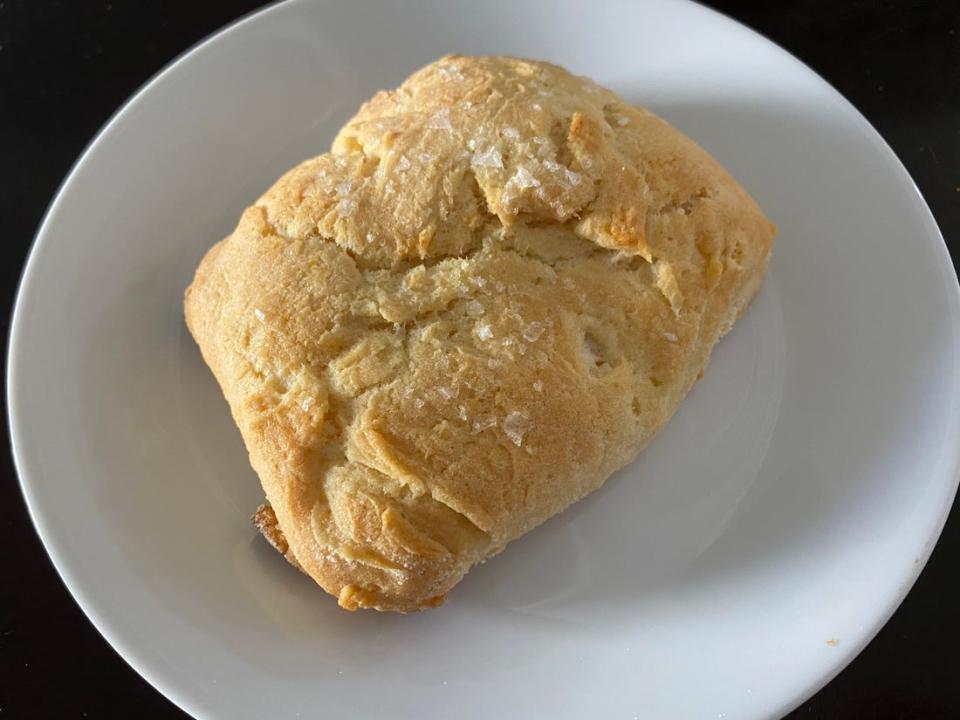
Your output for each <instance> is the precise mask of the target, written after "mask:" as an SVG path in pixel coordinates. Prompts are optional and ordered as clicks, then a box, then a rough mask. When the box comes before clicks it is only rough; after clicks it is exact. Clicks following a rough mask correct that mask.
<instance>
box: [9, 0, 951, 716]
mask: <svg viewBox="0 0 960 720" xmlns="http://www.w3.org/2000/svg"><path fill="white" fill-rule="evenodd" d="M671 2H674V3H676V4H678V5H679V4H683V5H688V6H690V5H692V6H695V7H696V8H697V9H698V10H700V11H705V12H706V13H707V14H710V15H713V16H714V18H715V20H716V21H718V22H721V23H724V24H727V25H732V26H734V27H735V28H737V29H739V30H740V31H747V32H748V33H749V34H751V35H754V36H756V37H758V38H760V39H762V40H763V41H764V42H765V43H766V44H767V45H768V46H770V47H771V48H774V49H775V50H776V51H777V52H779V53H781V54H783V55H784V56H786V58H787V59H788V60H789V61H790V62H792V63H794V64H796V65H798V66H799V67H800V68H802V70H803V71H804V73H805V74H806V75H807V76H808V77H809V78H810V79H813V80H815V81H816V82H818V83H820V84H821V85H823V86H824V87H825V88H826V89H827V90H828V92H829V93H830V94H831V95H832V96H833V97H834V99H836V100H840V101H841V102H842V103H843V104H844V105H845V106H846V107H847V108H848V109H849V110H851V111H852V112H853V115H852V117H853V118H854V121H855V122H857V123H858V124H859V125H860V130H861V131H862V132H863V133H864V135H865V136H867V137H868V139H869V140H870V141H871V142H872V144H873V145H874V146H875V147H876V148H877V150H878V151H879V152H880V153H881V154H885V155H886V159H887V160H893V169H894V172H899V173H901V174H902V177H903V178H905V179H906V180H907V181H908V183H909V186H910V187H911V188H912V190H913V191H914V192H915V193H916V196H917V199H919V208H918V211H919V213H920V214H921V215H922V216H923V218H924V219H925V220H926V221H927V223H928V224H929V226H930V228H931V229H932V231H933V235H934V238H932V239H933V240H934V242H933V245H934V247H935V252H937V253H938V256H939V259H940V261H941V262H940V267H941V269H943V267H944V266H946V267H947V268H950V269H951V270H953V269H954V268H955V266H954V263H953V260H952V258H951V256H950V250H949V248H948V246H947V244H946V241H945V239H944V236H943V232H942V231H941V229H940V226H939V224H938V223H937V220H936V217H935V216H934V214H933V212H932V210H931V209H930V206H929V204H928V203H927V201H926V198H925V197H924V196H923V193H922V192H921V191H920V188H919V187H918V186H917V184H916V181H915V180H914V179H913V176H912V175H910V172H909V171H908V170H907V168H906V166H905V165H904V164H903V161H902V160H901V159H900V157H899V156H898V155H897V154H896V152H894V150H893V148H892V147H891V146H890V144H889V143H888V142H887V141H886V139H885V138H884V137H883V136H882V135H881V134H880V133H879V132H878V131H877V129H876V128H875V127H874V126H873V124H872V123H871V122H870V121H869V120H868V119H867V118H866V117H865V116H864V115H863V114H862V113H861V112H860V110H859V109H858V108H857V106H856V105H854V104H853V103H852V102H851V101H850V100H848V99H847V98H846V97H845V96H844V95H843V94H842V93H841V92H840V91H839V90H837V89H836V88H835V87H834V86H833V84H832V83H830V82H829V81H828V80H826V79H825V78H824V77H822V76H821V75H820V74H819V73H817V72H816V71H815V70H813V68H811V67H810V66H809V65H808V64H807V63H805V62H804V61H803V60H801V59H800V58H798V57H797V56H796V55H794V54H793V53H792V52H790V51H789V50H787V49H785V48H784V47H782V46H781V45H780V44H778V43H777V42H775V41H774V40H772V39H770V38H769V37H768V36H767V35H766V34H764V33H762V32H760V31H758V30H756V29H754V28H752V27H750V26H749V25H746V24H745V23H743V22H740V21H739V20H737V19H735V18H733V17H731V16H730V15H728V14H727V13H725V12H723V11H720V10H717V9H715V8H712V7H708V6H706V5H703V4H701V3H700V2H697V1H696V0H671ZM304 3H305V0H275V1H274V2H272V3H269V4H268V5H265V6H263V7H260V8H257V9H255V10H252V11H250V12H248V13H246V14H244V15H241V16H240V17H238V18H236V19H235V20H233V21H231V22H229V23H227V24H225V25H223V26H221V27H220V28H218V29H216V30H214V31H212V32H210V33H208V34H207V35H205V36H204V37H203V38H201V39H200V40H198V41H196V42H195V43H193V44H192V45H190V46H189V47H188V48H186V49H185V50H183V51H182V52H180V53H179V54H178V55H176V56H175V57H174V58H172V59H171V60H170V61H169V62H167V63H166V64H164V65H163V66H162V67H161V68H160V69H159V70H157V71H156V72H155V73H153V74H152V75H151V76H150V77H149V78H147V79H146V80H145V81H144V82H143V83H142V84H140V85H139V87H137V89H136V90H135V91H134V92H133V93H132V94H131V95H130V96H129V97H128V98H127V99H126V100H124V101H123V102H122V103H121V104H120V105H119V106H118V107H117V109H116V110H114V112H113V113H112V114H111V115H110V116H109V118H108V119H107V120H106V121H105V122H104V124H103V125H102V126H101V127H100V128H99V129H98V130H97V131H96V133H95V134H94V135H93V137H92V138H91V139H90V140H89V141H88V142H87V144H86V145H85V146H84V148H83V150H82V151H81V152H80V153H79V154H78V155H77V158H76V159H75V160H74V161H73V163H72V164H71V166H70V168H69V169H68V170H67V172H66V174H65V175H64V177H63V179H62V180H61V181H60V183H59V185H58V187H57V189H56V191H55V192H54V194H53V196H52V198H51V200H50V202H49V204H48V205H47V208H46V210H45V211H44V213H43V216H42V218H41V220H40V223H39V225H38V226H37V230H36V232H35V233H34V236H33V239H32V240H31V243H30V248H29V250H28V252H27V255H26V259H25V261H24V263H23V266H22V269H21V271H20V276H19V279H18V280H17V283H16V292H15V295H14V303H13V309H12V311H11V315H10V321H9V328H10V330H9V333H8V335H7V347H6V354H5V357H6V361H7V367H6V374H5V378H4V381H5V385H6V400H7V431H8V436H9V440H10V448H11V459H12V462H13V466H14V469H15V470H16V475H17V480H18V484H19V487H20V491H21V494H22V496H23V500H24V504H25V505H26V508H27V513H28V515H29V517H30V521H31V523H32V524H33V528H34V531H35V532H36V534H37V536H38V537H39V539H40V541H41V544H42V545H43V548H44V551H45V552H46V554H47V557H48V558H49V560H50V562H51V564H52V565H53V567H54V569H55V571H56V572H57V575H58V576H59V578H60V580H61V582H62V583H63V585H64V586H65V588H66V589H67V591H68V592H69V594H70V597H71V598H72V599H73V601H74V602H75V603H76V604H77V606H78V607H79V608H80V610H81V611H82V612H83V613H84V615H85V616H86V618H87V619H88V620H89V621H90V623H91V624H92V625H93V626H94V628H95V629H96V630H97V632H98V633H99V634H100V636H101V637H102V638H103V639H104V640H105V641H106V642H107V644H108V645H109V646H110V647H111V648H112V649H113V650H114V651H115V652H116V653H117V654H118V655H119V656H120V658H121V659H122V660H123V661H124V662H125V663H127V665H129V666H130V667H131V668H132V669H133V670H134V671H135V672H136V673H137V674H138V675H139V676H140V677H141V678H143V680H144V681H146V682H147V683H148V684H149V685H150V686H152V687H153V688H154V689H155V690H157V692H159V693H161V694H162V695H163V696H164V697H165V698H166V699H167V700H168V701H170V702H171V703H173V704H174V705H176V706H177V707H178V708H180V709H181V710H183V711H184V712H186V713H187V714H189V715H191V716H193V717H195V718H198V719H199V718H206V717H211V716H210V715H207V714H206V711H205V710H204V709H203V708H202V707H201V705H202V704H203V703H202V702H201V701H200V700H199V699H196V698H192V697H188V696H187V695H186V694H184V693H182V692H181V688H179V687H174V686H173V685H174V683H172V682H171V681H169V680H167V679H166V678H165V677H164V675H163V673H162V672H158V671H156V670H155V669H154V668H152V667H149V668H148V667H147V666H148V665H150V661H149V660H146V659H144V658H142V657H141V656H140V654H139V653H138V651H136V649H135V648H133V647H132V645H131V644H130V643H129V642H128V641H127V640H125V639H124V638H122V637H121V636H120V635H121V633H119V632H117V631H115V629H114V628H113V627H112V626H111V623H110V620H109V619H108V618H106V617H104V616H102V615H101V614H100V613H99V612H98V611H97V610H96V608H95V605H96V602H95V601H94V600H91V598H90V596H89V593H88V592H87V591H86V590H84V589H83V588H82V587H81V585H82V583H78V582H77V580H76V579H75V575H76V573H75V572H74V571H72V570H71V569H70V568H68V567H67V566H66V563H65V562H64V561H63V560H62V558H60V553H59V549H58V548H57V547H56V546H55V544H54V543H52V542H51V541H50V540H49V532H48V531H46V530H45V527H46V525H45V522H44V520H43V518H42V509H41V508H40V506H39V504H38V502H37V501H36V500H35V499H34V500H31V491H30V487H29V486H30V481H29V480H28V479H27V478H28V477H29V475H30V472H29V471H28V470H27V469H26V465H27V463H28V461H27V460H26V458H25V456H24V451H23V449H22V445H23V441H22V440H21V439H20V438H19V436H18V430H17V423H16V417H17V415H18V407H19V405H20V400H19V398H18V395H19V394H20V392H21V391H20V390H18V386H17V381H16V378H17V375H18V374H19V373H18V368H19V365H20V363H21V362H23V359H18V358H19V355H18V345H19V343H18V338H19V336H20V334H21V333H22V332H23V331H22V329H21V327H22V325H23V324H24V322H25V321H24V318H23V314H24V310H23V304H24V296H25V291H26V289H27V288H28V287H29V286H31V285H32V284H33V283H35V282H36V277H35V273H34V272H33V267H34V265H35V264H36V257H37V251H38V248H39V247H40V245H41V243H42V242H44V240H45V238H46V237H47V233H48V225H49V221H50V218H51V217H52V216H53V214H54V213H55V212H56V211H57V210H58V209H59V206H60V205H61V204H62V202H63V198H64V197H65V195H66V193H67V191H68V190H69V189H70V187H71V186H72V184H73V183H74V182H75V180H76V176H77V174H78V171H79V170H80V169H81V168H82V167H83V165H84V164H85V163H86V162H87V161H88V160H89V159H90V157H91V156H92V154H93V152H94V151H95V150H96V148H97V147H98V146H99V145H100V144H101V143H102V142H103V140H104V137H105V136H106V135H107V133H108V132H109V131H110V130H111V129H112V128H113V127H114V126H116V125H117V124H118V123H120V122H121V121H122V120H123V119H124V117H125V116H126V115H127V114H128V112H129V111H130V109H131V107H132V106H133V105H134V104H135V103H136V102H137V101H138V100H139V98H140V97H141V96H143V95H145V94H146V93H147V92H149V91H150V90H151V89H152V88H153V86H154V85H155V84H156V83H157V82H158V81H160V80H161V79H162V78H163V77H164V76H166V75H168V74H169V73H171V72H172V71H173V70H175V69H176V68H177V67H179V66H180V65H181V64H184V63H186V62H187V61H188V60H190V59H191V58H192V57H193V56H194V55H195V54H197V53H198V52H200V51H202V50H203V49H204V48H206V47H207V46H208V45H210V44H212V43H214V42H215V41H217V40H218V39H220V38H221V37H225V36H226V35H228V34H230V33H232V32H234V31H236V30H237V29H239V28H240V27H241V26H244V25H247V24H248V23H254V22H257V21H259V20H260V19H261V18H262V17H263V16H266V15H268V14H271V13H274V12H277V11H278V10H281V9H284V8H286V7H288V6H295V5H301V4H304ZM937 239H938V240H939V244H938V243H937V242H936V240H937ZM944 274H945V279H946V281H947V282H946V286H947V292H948V297H949V298H950V299H952V301H953V319H954V321H955V322H956V323H957V324H956V325H955V326H954V327H955V329H957V328H960V278H958V274H957V272H956V271H955V270H954V272H947V271H944ZM950 278H952V283H951V282H950ZM954 378H955V379H960V356H957V357H955V359H954ZM953 411H954V412H960V404H958V403H955V405H954V408H953ZM955 455H956V456H955V458H954V461H953V468H952V470H946V471H945V476H946V478H945V479H946V480H947V482H946V483H945V485H944V487H943V488H942V491H943V504H942V505H941V507H940V511H939V514H938V515H937V516H935V517H931V518H928V522H929V525H928V532H927V533H925V535H924V543H923V550H922V552H921V553H920V554H919V555H918V560H919V562H917V561H915V562H914V566H913V567H905V568H904V569H903V577H901V578H899V582H897V583H896V591H895V592H893V593H892V594H891V595H890V596H889V598H888V600H887V602H886V604H885V606H884V608H883V611H882V612H880V613H879V614H877V616H876V618H875V619H874V621H873V622H872V623H870V624H869V625H868V626H867V627H866V629H864V630H862V631H861V632H860V633H859V636H858V637H857V639H856V642H854V643H844V647H843V650H842V654H838V655H837V657H836V658H835V659H834V660H833V661H832V662H830V663H827V664H824V665H823V670H822V672H821V673H820V675H819V676H818V677H817V679H816V680H814V681H812V682H811V683H809V684H808V685H807V686H806V687H805V688H804V689H803V690H801V691H799V692H797V693H796V694H794V696H793V697H790V698H786V699H785V700H784V702H782V703H781V704H780V705H779V706H778V707H776V708H773V707H771V708H770V711H771V717H774V716H775V717H782V716H784V715H787V714H788V713H790V712H792V711H793V710H795V709H796V708H797V707H799V706H800V705H801V704H803V703H804V702H805V701H807V700H808V699H810V698H811V697H813V696H814V695H815V694H816V693H817V692H819V691H820V690H821V689H823V688H824V687H825V686H826V685H827V684H828V683H830V682H831V681H832V680H833V679H834V678H835V677H836V676H837V675H839V674H840V673H841V672H842V671H843V670H844V669H845V668H846V667H847V666H848V665H849V664H850V663H851V662H852V661H853V660H854V659H855V658H856V657H857V656H859V655H860V653H861V652H862V651H863V650H864V648H865V647H866V646H867V645H868V644H869V643H870V642H872V641H873V639H874V638H875V637H876V636H877V634H878V633H879V632H880V630H882V629H883V627H884V626H885V625H886V624H887V622H888V621H889V620H890V618H891V617H892V616H893V614H894V613H895V612H896V611H897V609H898V608H899V607H900V605H901V604H902V603H903V600H904V599H905V598H906V596H907V595H908V594H909V593H910V591H911V590H912V589H913V586H914V584H915V583H916V581H917V579H918V578H919V577H920V575H921V574H922V572H923V570H924V568H925V567H926V564H927V562H928V560H929V558H930V556H931V554H932V553H933V550H934V548H935V547H936V545H937V542H938V540H939V538H940V535H941V533H942V532H943V528H944V525H945V524H946V521H947V518H948V516H949V514H950V512H951V510H952V509H953V505H954V503H955V500H956V496H957V492H958V486H960V448H958V449H957V450H956V451H955Z"/></svg>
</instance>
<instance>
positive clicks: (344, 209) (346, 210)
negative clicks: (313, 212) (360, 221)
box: [337, 198, 357, 218]
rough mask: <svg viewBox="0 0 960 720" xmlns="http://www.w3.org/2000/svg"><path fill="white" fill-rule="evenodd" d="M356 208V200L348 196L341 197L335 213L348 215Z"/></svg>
mask: <svg viewBox="0 0 960 720" xmlns="http://www.w3.org/2000/svg"><path fill="white" fill-rule="evenodd" d="M356 209H357V201H356V200H351V199H350V198H343V199H342V200H341V201H340V202H339V203H338V204H337V215H339V216H340V217H342V218H345V217H350V216H351V215H353V211H354V210H356Z"/></svg>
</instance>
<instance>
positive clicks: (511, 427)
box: [503, 410, 533, 447]
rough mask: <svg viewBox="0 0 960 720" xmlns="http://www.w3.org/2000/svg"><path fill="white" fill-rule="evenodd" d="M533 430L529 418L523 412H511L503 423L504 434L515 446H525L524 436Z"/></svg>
mask: <svg viewBox="0 0 960 720" xmlns="http://www.w3.org/2000/svg"><path fill="white" fill-rule="evenodd" d="M532 428H533V423H532V422H530V418H529V416H528V415H527V414H526V413H525V412H522V411H519V410H513V411H511V412H510V413H509V414H508V415H507V417H506V418H504V421H503V432H504V433H505V434H506V436H507V437H508V438H510V440H512V441H513V444H514V445H516V446H517V447H520V446H521V445H522V444H523V436H524V435H526V434H527V433H528V432H530V430H531V429H532Z"/></svg>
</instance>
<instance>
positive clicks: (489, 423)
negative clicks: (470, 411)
mask: <svg viewBox="0 0 960 720" xmlns="http://www.w3.org/2000/svg"><path fill="white" fill-rule="evenodd" d="M496 426H497V416H496V415H477V417H476V418H474V420H473V434H474V435H476V434H477V433H481V432H483V431H484V430H487V429H488V428H492V427H496Z"/></svg>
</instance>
